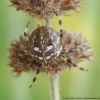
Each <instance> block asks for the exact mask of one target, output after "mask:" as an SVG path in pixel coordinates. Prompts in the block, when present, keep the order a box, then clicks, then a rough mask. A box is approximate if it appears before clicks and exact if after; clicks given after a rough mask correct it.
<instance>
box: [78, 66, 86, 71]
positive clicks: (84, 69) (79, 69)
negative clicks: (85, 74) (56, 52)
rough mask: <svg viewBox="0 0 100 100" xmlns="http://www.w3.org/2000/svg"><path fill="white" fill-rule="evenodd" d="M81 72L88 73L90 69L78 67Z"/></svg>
mask: <svg viewBox="0 0 100 100" xmlns="http://www.w3.org/2000/svg"><path fill="white" fill-rule="evenodd" d="M78 68H79V70H82V71H88V69H84V68H83V67H78Z"/></svg>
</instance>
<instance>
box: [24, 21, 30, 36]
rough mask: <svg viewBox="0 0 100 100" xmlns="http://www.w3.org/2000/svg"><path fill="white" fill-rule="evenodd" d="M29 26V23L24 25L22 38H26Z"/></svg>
mask: <svg viewBox="0 0 100 100" xmlns="http://www.w3.org/2000/svg"><path fill="white" fill-rule="evenodd" d="M29 24H30V23H29V21H28V23H27V24H26V27H25V30H24V36H25V37H26V36H27V32H28V26H29Z"/></svg>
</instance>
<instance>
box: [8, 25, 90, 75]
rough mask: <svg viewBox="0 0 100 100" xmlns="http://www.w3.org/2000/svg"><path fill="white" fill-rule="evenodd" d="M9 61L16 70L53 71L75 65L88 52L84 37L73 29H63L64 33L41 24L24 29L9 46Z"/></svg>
mask: <svg viewBox="0 0 100 100" xmlns="http://www.w3.org/2000/svg"><path fill="white" fill-rule="evenodd" d="M9 50H10V65H11V66H12V67H13V69H14V71H15V72H17V73H21V72H25V71H30V70H32V71H35V72H36V73H39V72H45V73H54V74H55V73H57V72H60V71H62V70H63V69H66V68H73V67H77V64H78V63H79V62H81V61H82V60H83V59H89V58H90V57H91V56H92V52H91V48H90V46H89V43H88V41H87V40H86V39H85V38H84V37H82V36H81V34H77V33H72V32H70V33H68V32H65V36H64V37H60V36H59V32H57V31H55V30H54V29H53V28H50V27H46V26H41V27H38V28H37V29H36V30H35V31H33V32H32V34H29V33H24V35H23V36H21V37H20V39H19V40H17V41H14V42H13V43H12V44H11V47H10V49H9Z"/></svg>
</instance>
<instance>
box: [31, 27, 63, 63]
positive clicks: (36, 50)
mask: <svg viewBox="0 0 100 100" xmlns="http://www.w3.org/2000/svg"><path fill="white" fill-rule="evenodd" d="M29 40H30V44H31V45H32V49H33V54H34V57H35V58H36V59H37V60H40V61H43V62H48V61H49V60H50V59H52V57H53V58H57V57H58V56H59V55H60V52H61V50H62V45H61V40H60V36H59V33H58V32H57V31H55V30H54V29H53V28H49V27H46V26H42V27H39V28H37V29H36V30H35V31H34V32H33V33H32V34H31V36H30V39H29Z"/></svg>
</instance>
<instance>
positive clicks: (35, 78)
mask: <svg viewBox="0 0 100 100" xmlns="http://www.w3.org/2000/svg"><path fill="white" fill-rule="evenodd" d="M39 73H40V70H39V68H38V69H37V71H36V75H35V76H34V77H33V80H32V84H31V85H30V86H29V88H31V87H32V86H33V83H34V82H35V81H36V80H37V75H38V74H39Z"/></svg>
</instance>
